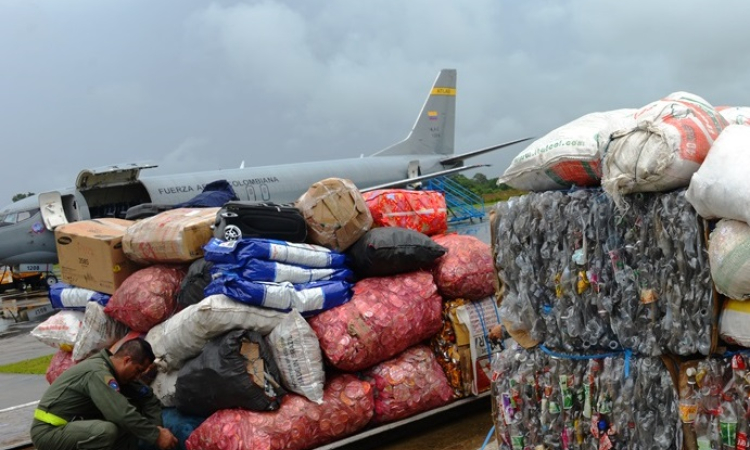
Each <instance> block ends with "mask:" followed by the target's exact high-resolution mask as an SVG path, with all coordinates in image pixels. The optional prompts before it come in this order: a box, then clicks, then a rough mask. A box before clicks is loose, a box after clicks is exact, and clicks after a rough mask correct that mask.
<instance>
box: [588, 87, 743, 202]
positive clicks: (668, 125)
mask: <svg viewBox="0 0 750 450" xmlns="http://www.w3.org/2000/svg"><path fill="white" fill-rule="evenodd" d="M635 119H636V122H637V125H636V126H635V127H634V128H632V129H625V130H622V131H619V132H616V133H614V134H613V135H612V142H610V144H609V146H608V147H607V152H606V154H605V155H604V159H603V161H602V166H603V170H602V172H603V175H602V187H603V188H604V190H605V191H607V192H608V193H609V194H610V195H611V196H612V197H613V198H614V199H615V201H616V203H617V204H618V205H620V204H621V200H622V195H623V194H629V193H634V192H660V191H669V190H671V189H675V188H681V187H685V186H687V185H688V184H689V183H690V177H691V176H692V175H693V173H695V171H696V170H698V167H700V165H701V163H702V162H703V160H704V159H705V158H706V154H708V151H709V150H710V149H711V145H713V143H714V141H715V140H716V138H717V137H718V136H719V133H721V132H722V130H724V128H726V127H727V126H728V125H729V124H728V123H727V121H726V120H725V119H724V117H722V116H721V114H719V113H717V112H716V110H715V109H714V108H713V106H711V104H710V103H708V102H707V101H706V100H705V99H703V98H701V97H699V96H697V95H695V94H691V93H688V92H674V93H672V94H670V95H668V96H666V97H665V98H663V99H661V100H658V101H655V102H653V103H650V104H648V105H646V106H644V107H643V108H640V109H639V110H638V112H636V114H635Z"/></svg>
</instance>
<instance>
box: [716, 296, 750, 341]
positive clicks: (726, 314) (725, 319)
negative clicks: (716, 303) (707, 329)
mask: <svg viewBox="0 0 750 450" xmlns="http://www.w3.org/2000/svg"><path fill="white" fill-rule="evenodd" d="M748 324H750V302H743V301H739V300H727V301H725V302H724V306H723V308H722V310H721V318H720V320H719V336H721V338H722V339H723V340H724V341H726V342H728V343H730V344H737V345H741V346H743V347H750V326H748Z"/></svg>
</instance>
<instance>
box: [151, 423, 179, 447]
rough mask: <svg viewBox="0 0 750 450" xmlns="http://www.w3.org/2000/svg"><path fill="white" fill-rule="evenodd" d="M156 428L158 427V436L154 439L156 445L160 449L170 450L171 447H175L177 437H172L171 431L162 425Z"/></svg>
mask: <svg viewBox="0 0 750 450" xmlns="http://www.w3.org/2000/svg"><path fill="white" fill-rule="evenodd" d="M157 428H159V437H158V438H157V439H156V446H157V447H159V448H160V449H161V450H172V449H173V448H175V447H177V443H178V441H177V438H176V437H174V434H172V432H171V431H169V430H167V429H166V428H164V427H157Z"/></svg>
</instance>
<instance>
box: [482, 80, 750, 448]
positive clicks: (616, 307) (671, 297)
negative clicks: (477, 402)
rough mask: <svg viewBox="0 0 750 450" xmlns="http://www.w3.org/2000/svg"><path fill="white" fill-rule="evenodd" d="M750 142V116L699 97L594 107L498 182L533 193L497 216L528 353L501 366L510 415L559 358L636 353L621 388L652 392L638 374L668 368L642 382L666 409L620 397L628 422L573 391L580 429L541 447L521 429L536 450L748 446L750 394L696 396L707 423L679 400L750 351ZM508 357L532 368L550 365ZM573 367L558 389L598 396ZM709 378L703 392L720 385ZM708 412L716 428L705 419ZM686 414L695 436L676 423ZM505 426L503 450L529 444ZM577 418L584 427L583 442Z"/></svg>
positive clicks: (503, 273) (560, 433)
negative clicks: (521, 391)
mask: <svg viewBox="0 0 750 450" xmlns="http://www.w3.org/2000/svg"><path fill="white" fill-rule="evenodd" d="M748 146H750V108H744V107H718V108H714V107H713V106H711V104H710V103H709V102H707V101H706V100H705V99H703V98H701V97H699V96H697V95H694V94H690V93H686V92H676V93H673V94H670V95H668V96H666V97H664V98H662V99H660V100H657V101H655V102H652V103H650V104H648V105H645V106H643V107H641V108H638V109H626V110H616V111H609V112H605V113H593V114H589V115H586V116H584V117H581V118H579V119H577V120H575V121H573V122H571V123H569V124H567V125H564V126H562V127H560V128H558V129H556V130H553V131H552V132H550V133H549V134H547V135H546V136H544V137H542V138H541V139H539V140H537V141H536V142H534V143H532V144H531V145H529V146H528V147H527V148H526V149H525V150H524V151H522V152H521V153H520V154H519V155H518V156H517V157H516V158H515V159H514V161H513V163H512V164H511V166H510V167H509V168H508V170H507V171H506V172H505V174H504V175H503V176H502V177H500V179H499V182H501V183H507V184H508V185H510V186H512V187H514V188H517V189H523V190H529V191H533V192H532V193H529V194H527V195H523V196H521V197H518V198H513V199H510V200H509V201H507V202H502V203H499V204H498V205H497V206H496V208H495V210H494V216H495V218H494V221H493V224H492V231H493V243H492V245H493V253H494V255H495V266H496V269H497V271H498V275H499V277H500V278H501V280H502V281H503V282H504V284H505V288H506V289H505V293H504V296H503V298H502V300H501V308H500V313H501V317H502V320H503V322H504V323H505V324H506V326H507V329H508V331H509V333H510V334H511V335H512V336H513V337H514V339H515V340H516V342H517V343H519V344H521V345H522V346H523V347H525V348H526V349H527V351H528V352H530V353H529V354H523V352H524V350H520V349H517V350H514V352H515V353H507V354H505V355H503V356H502V357H501V358H500V359H498V360H497V365H496V372H495V376H496V377H498V381H497V386H498V393H497V395H496V396H495V401H496V402H497V405H498V408H501V409H502V405H503V401H504V396H508V395H509V396H510V397H511V398H512V397H513V395H512V393H513V392H514V391H516V390H518V388H517V387H514V386H513V383H512V382H511V383H510V384H508V382H509V379H514V377H518V376H522V377H524V378H528V379H529V380H531V381H530V382H531V383H532V384H533V383H544V381H543V380H545V379H546V378H545V377H548V375H543V374H547V373H548V372H550V371H549V370H548V368H544V366H545V365H547V364H548V363H547V362H545V361H547V360H546V359H545V358H547V357H548V356H549V355H554V356H555V357H556V358H560V359H562V360H563V361H569V362H570V364H572V365H574V366H575V365H576V364H579V363H577V361H589V364H595V363H596V364H601V361H606V360H607V359H609V358H618V359H619V358H623V360H624V361H625V363H624V364H625V365H626V366H627V365H628V364H629V365H630V366H629V367H631V370H630V371H627V374H626V371H623V374H621V375H618V379H617V380H616V381H617V383H620V384H622V385H623V386H627V385H628V383H630V386H634V385H635V386H637V385H638V384H639V383H641V381H639V378H638V370H632V368H633V367H634V365H635V366H636V367H637V366H639V365H640V364H641V362H642V361H647V360H649V358H651V360H652V361H654V362H652V363H649V367H651V368H652V370H653V371H654V373H661V374H664V373H667V372H669V373H670V374H671V377H664V376H660V377H659V378H658V379H656V378H655V379H654V381H653V383H654V385H653V386H650V387H649V386H644V387H643V389H653V390H654V391H653V392H663V395H662V397H663V398H664V399H666V400H665V401H664V402H661V404H659V405H647V404H645V403H639V402H638V401H634V402H631V401H630V397H629V394H628V395H626V396H624V397H623V396H622V395H621V394H617V396H618V398H613V399H612V400H613V401H615V402H621V403H622V404H623V405H630V406H629V408H630V410H629V411H627V412H626V413H624V416H622V417H616V418H615V417H612V416H611V415H610V413H609V410H605V411H604V412H602V411H598V412H597V411H596V408H594V409H593V410H586V409H585V408H583V406H584V403H583V402H584V401H585V400H586V399H587V398H586V397H584V396H580V397H576V396H575V395H574V400H573V403H572V405H573V406H572V408H573V410H572V411H571V412H570V413H569V414H571V415H572V416H570V417H571V419H572V420H573V423H567V424H566V423H563V424H562V425H554V427H553V428H549V427H545V426H540V427H536V428H534V429H533V433H532V435H533V437H531V436H529V435H528V434H525V435H524V436H525V437H524V438H523V439H524V443H523V445H527V446H528V445H532V446H534V445H544V444H545V443H548V442H562V445H563V447H566V446H567V447H568V448H578V446H583V445H586V444H585V442H587V441H588V440H590V439H592V438H593V440H594V441H596V442H598V445H601V439H604V438H606V440H607V442H611V443H612V444H615V445H616V443H621V444H623V445H636V444H637V443H638V442H644V443H645V442H647V441H648V442H649V445H652V444H654V443H655V444H656V447H658V448H665V449H666V448H680V447H681V446H682V441H683V439H684V440H685V444H686V446H688V448H694V447H695V445H696V432H697V435H698V436H699V438H700V442H701V445H710V446H717V447H718V446H721V445H723V446H725V447H726V446H728V447H731V448H734V443H738V442H737V439H738V436H740V434H741V433H740V432H738V431H737V429H736V426H737V421H738V418H739V422H740V423H745V424H746V423H747V411H748V406H750V397H748V396H747V395H746V394H745V393H743V394H742V395H734V394H733V396H732V398H731V399H726V400H725V401H722V400H720V399H718V394H716V395H714V394H711V398H712V400H711V402H715V403H717V405H715V406H716V407H708V406H706V405H707V404H708V403H706V405H704V404H703V403H701V402H698V403H697V406H696V409H697V413H696V414H688V415H685V414H683V415H682V417H680V415H678V413H677V408H676V404H677V403H678V401H679V402H682V401H683V400H684V399H685V395H689V393H688V391H689V390H686V389H679V391H680V392H679V396H680V399H679V400H678V399H677V393H678V386H683V387H684V385H685V383H684V382H682V383H680V382H679V380H680V379H684V378H685V376H686V375H685V370H686V368H687V367H690V366H695V365H700V364H703V363H702V362H703V361H708V360H710V359H711V358H715V357H716V356H717V355H722V354H723V352H725V351H726V349H727V348H729V349H730V350H733V351H744V350H742V349H741V348H739V347H734V346H735V345H750V339H748V337H750V326H748V325H747V324H748V323H749V322H748V321H747V318H748V317H749V316H748V314H750V307H748V306H747V305H746V304H745V303H743V302H742V300H744V299H745V298H747V297H750V295H748V289H750V284H748V282H747V280H748V276H747V275H746V273H745V272H744V270H745V267H750V266H748V263H749V262H750V253H748V252H746V251H744V250H743V249H744V248H745V247H746V246H747V245H746V242H749V241H748V239H750V234H748V233H749V232H750V225H748V223H750V222H749V221H750V216H749V215H748V214H747V208H745V207H744V203H745V199H747V198H748V197H749V196H750V182H748V181H747V180H748V179H747V177H746V176H745V174H744V170H745V168H746V167H750V166H749V165H748V164H749V163H750V160H748V153H747V151H746V148H747V147H748ZM717 219H718V220H717ZM722 294H723V295H722ZM519 355H521V356H519ZM535 355H536V356H535ZM654 356H661V358H660V359H653V357H654ZM508 358H510V359H511V360H513V358H517V359H515V360H514V361H518V359H521V360H526V358H529V359H530V360H534V361H537V362H538V364H537V365H538V366H539V367H536V368H534V367H532V366H534V365H524V364H521V365H519V364H517V363H511V362H509V360H508ZM706 358H708V359H706ZM597 361H598V362H597ZM566 364H567V363H566ZM725 367H726V366H725ZM576 370H577V369H575V370H574V369H570V370H568V369H566V370H565V371H563V372H562V373H560V375H562V376H563V377H564V378H565V380H563V379H562V378H560V379H558V380H554V378H555V376H554V374H553V377H552V378H553V379H552V380H551V381H550V384H552V385H553V387H554V386H557V385H559V386H560V388H562V386H563V383H564V382H565V383H568V382H569V380H571V379H573V380H575V381H574V382H572V383H571V384H570V387H571V389H573V390H575V389H580V392H581V393H583V392H587V394H586V395H588V391H587V390H586V389H585V388H586V387H587V385H588V382H586V381H585V380H583V381H581V380H579V379H578V378H577V376H574V375H571V373H574V372H575V371H576ZM743 370H744V369H743ZM553 372H554V371H553ZM566 372H567V373H566ZM602 375H603V374H599V375H595V376H594V377H593V378H592V379H593V380H596V379H597V378H598V377H600V376H602ZM557 377H558V378H559V375H558V376H557ZM708 380H709V379H708V378H706V379H704V380H698V381H697V384H698V385H701V384H705V385H706V386H711V383H709V382H708ZM701 381H703V383H701ZM721 384H722V383H715V384H714V385H721ZM576 386H577V387H576ZM600 387H601V385H597V389H598V388H600ZM545 389H546V388H545ZM555 389H556V388H555ZM707 389H708V388H707ZM618 392H622V391H618ZM670 392H673V393H674V396H672V394H671V393H670ZM660 395H661V394H660ZM522 397H523V396H522ZM576 398H580V401H581V402H582V403H580V404H578V403H577V401H578V400H575V399H576ZM561 401H562V399H561V397H560V395H559V393H558V392H557V391H554V392H553V394H552V397H549V398H547V397H546V395H537V396H534V395H532V396H531V397H530V399H529V402H531V403H530V404H524V405H523V406H522V407H521V406H518V408H521V409H523V408H526V407H527V406H528V407H531V408H532V410H534V408H541V410H540V411H541V412H540V414H543V415H544V414H549V413H550V412H551V411H552V407H551V406H550V405H551V404H552V402H554V403H555V404H559V403H560V402H561ZM537 402H538V403H537ZM657 406H658V407H657ZM577 408H581V410H580V411H579V410H578V409H577ZM583 411H586V414H585V416H583V417H581V416H580V415H579V414H581V413H582V412H583ZM565 415H566V413H565V411H563V414H562V415H561V416H560V417H565ZM644 415H645V416H644ZM639 416H641V417H648V421H649V422H648V426H649V427H651V426H653V425H654V424H662V425H660V428H658V431H656V432H654V431H653V430H654V429H650V430H651V431H645V432H643V433H639V432H638V430H640V429H641V428H642V426H643V425H644V424H643V423H642V422H641V421H640V420H639V419H638V417H639ZM555 417H558V416H555ZM695 417H704V419H702V421H701V422H700V423H698V422H697V421H696V420H695ZM680 418H682V422H683V426H677V427H675V426H672V424H673V423H674V422H675V420H677V421H679V419H680ZM733 420H734V422H732V421H733ZM495 421H496V425H497V429H498V430H501V431H499V432H498V440H499V443H500V447H501V448H508V449H509V448H516V445H517V444H518V442H517V441H518V436H517V433H518V432H517V431H516V430H515V429H516V428H517V424H516V423H515V422H514V420H513V418H512V417H511V416H507V415H505V416H504V415H503V414H497V415H496V416H495ZM576 421H584V423H583V430H584V431H583V432H582V433H579V432H578V428H577V427H578V425H576V424H575V423H576ZM589 421H590V422H589ZM587 422H588V423H587ZM732 424H734V425H732ZM532 425H533V424H532ZM566 430H568V431H566ZM589 430H590V432H589ZM522 431H523V430H522ZM527 431H528V430H527ZM566 433H567V434H566ZM514 435H515V437H516V439H514ZM638 435H640V437H638ZM745 436H746V434H745ZM647 438H648V439H647ZM656 438H658V439H656ZM560 439H562V441H560ZM567 439H570V440H569V441H567V442H566V440H567ZM654 439H656V440H654ZM743 439H744V437H743Z"/></svg>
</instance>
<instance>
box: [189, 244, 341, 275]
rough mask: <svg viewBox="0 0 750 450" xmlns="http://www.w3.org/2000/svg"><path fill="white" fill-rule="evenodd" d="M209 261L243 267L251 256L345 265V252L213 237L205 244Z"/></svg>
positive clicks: (322, 265) (312, 265) (300, 263)
mask: <svg viewBox="0 0 750 450" xmlns="http://www.w3.org/2000/svg"><path fill="white" fill-rule="evenodd" d="M203 250H204V252H205V255H204V257H205V258H206V261H210V262H212V263H214V264H231V265H234V266H235V267H244V266H245V265H247V264H248V261H249V260H252V259H264V260H268V261H277V262H283V263H287V264H294V265H297V266H303V267H310V268H331V267H344V266H345V263H346V255H344V254H343V253H339V252H335V251H333V250H330V249H327V248H325V247H321V246H319V245H312V244H297V243H293V242H285V241H276V240H273V239H262V238H246V239H240V240H237V241H227V242H225V241H221V240H219V239H216V238H212V239H211V240H210V241H209V242H208V244H206V245H205V246H204V247H203Z"/></svg>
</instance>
